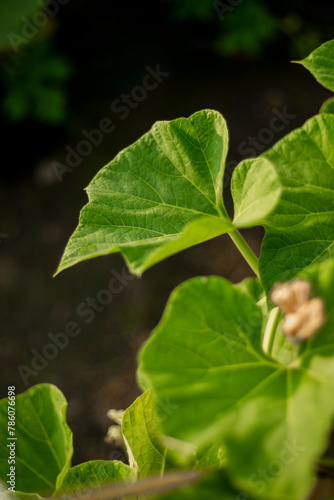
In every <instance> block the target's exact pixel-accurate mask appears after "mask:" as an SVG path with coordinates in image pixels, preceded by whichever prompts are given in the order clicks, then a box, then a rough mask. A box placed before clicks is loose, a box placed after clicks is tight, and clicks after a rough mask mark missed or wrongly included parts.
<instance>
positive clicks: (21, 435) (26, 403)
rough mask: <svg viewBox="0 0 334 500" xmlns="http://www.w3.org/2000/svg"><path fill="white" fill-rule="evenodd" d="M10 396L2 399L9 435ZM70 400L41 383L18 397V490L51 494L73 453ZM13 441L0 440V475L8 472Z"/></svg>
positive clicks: (2, 420)
mask: <svg viewBox="0 0 334 500" xmlns="http://www.w3.org/2000/svg"><path fill="white" fill-rule="evenodd" d="M8 407H9V404H8V400H7V398H6V399H2V400H1V401H0V429H1V435H2V436H8V432H7V425H8ZM66 407H67V403H66V400H65V398H64V396H63V394H62V393H61V392H60V391H59V389H57V388H56V387H55V386H53V385H49V384H40V385H36V386H34V387H32V388H31V389H28V390H27V391H26V392H24V393H23V394H19V395H18V396H17V397H16V404H15V412H16V424H15V428H16V430H15V437H16V440H15V454H16V458H15V460H16V463H15V473H16V490H17V492H19V493H20V492H23V493H35V494H37V493H39V494H41V495H49V494H51V493H52V492H53V491H54V489H55V487H56V483H57V479H58V478H61V477H62V476H63V475H64V474H65V472H66V470H67V468H68V467H69V466H70V461H71V457H72V452H73V448H72V433H71V430H70V429H69V427H68V426H67V424H66ZM9 442H10V441H8V440H7V441H6V440H5V439H2V440H1V442H0V479H1V480H2V481H3V482H4V483H6V481H7V479H8V476H7V474H8V473H9V464H8V456H9V448H8V447H7V444H8V443H9Z"/></svg>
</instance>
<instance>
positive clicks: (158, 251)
mask: <svg viewBox="0 0 334 500" xmlns="http://www.w3.org/2000/svg"><path fill="white" fill-rule="evenodd" d="M227 147H228V133H227V128H226V123H225V120H224V118H223V117H222V116H221V115H220V114H219V113H218V112H216V111H212V110H204V111H199V112H198V113H195V114H194V115H192V116H191V117H190V118H179V119H177V120H172V121H171V122H157V123H156V124H155V125H154V126H153V127H152V129H151V130H150V131H149V132H148V133H147V134H145V135H144V136H143V137H142V138H141V139H139V140H138V141H137V142H135V143H134V144H133V145H131V146H129V147H128V148H126V149H125V150H124V151H122V152H121V153H119V154H118V155H117V156H116V158H115V159H114V160H113V161H112V162H111V163H109V164H108V165H107V166H106V167H104V168H103V169H102V170H101V171H100V172H99V173H98V174H97V175H96V177H95V178H94V179H93V180H92V182H91V183H90V185H89V186H88V188H87V193H88V196H89V203H88V204H87V205H86V206H85V207H84V208H83V210H82V212H81V216H80V221H79V226H78V227H77V229H76V230H75V232H74V234H73V235H72V237H71V239H70V241H69V243H68V245H67V247H66V249H65V253H64V255H63V258H62V260H61V263H60V265H59V268H58V271H57V272H60V271H62V270H63V269H65V268H67V267H70V266H72V265H74V264H76V263H78V262H80V261H83V260H86V259H90V258H93V257H97V256H99V255H106V254H109V253H113V252H121V253H122V254H123V256H124V258H125V260H126V261H127V264H128V266H129V268H130V270H131V271H132V272H133V273H134V274H137V275H141V274H142V272H143V271H145V270H146V269H148V268H149V267H151V266H153V265H154V264H156V263H158V262H160V261H161V260H163V259H165V258H167V257H169V256H170V255H173V254H175V253H176V252H179V251H181V250H184V249H186V248H188V247H190V246H192V245H196V244H198V243H201V242H203V241H206V240H208V239H210V238H214V237H216V236H218V235H220V234H223V233H226V232H229V231H232V230H234V228H235V227H243V226H249V225H252V224H258V223H259V222H260V221H261V220H262V219H263V218H264V217H266V216H267V215H268V213H269V212H270V210H272V208H273V207H274V206H275V205H276V203H277V201H278V198H279V196H280V186H279V182H278V180H277V175H276V173H275V170H274V169H273V167H272V166H271V165H270V164H269V162H268V160H265V159H260V160H249V161H246V162H244V163H243V164H242V165H241V166H240V168H238V169H237V171H236V173H235V174H234V176H233V196H234V197H235V200H236V216H235V223H234V225H233V224H232V223H231V221H230V220H229V218H228V216H227V213H226V210H225V207H224V203H223V198H222V183H223V175H224V168H225V159H226V154H227ZM260 174H261V175H262V176H265V177H266V180H265V181H264V182H261V181H260Z"/></svg>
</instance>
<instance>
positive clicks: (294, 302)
mask: <svg viewBox="0 0 334 500" xmlns="http://www.w3.org/2000/svg"><path fill="white" fill-rule="evenodd" d="M310 296H311V284H310V283H309V282H308V281H303V280H294V281H287V282H286V283H281V282H279V281H278V282H277V283H275V285H274V286H273V288H272V290H271V293H270V300H271V301H272V302H273V303H274V304H275V305H277V306H278V307H279V308H280V309H281V310H282V311H283V312H285V313H291V312H296V311H297V310H298V309H299V308H300V306H301V305H302V304H304V302H306V301H307V300H308V299H309V298H310Z"/></svg>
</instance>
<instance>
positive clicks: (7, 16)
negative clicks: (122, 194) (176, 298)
mask: <svg viewBox="0 0 334 500" xmlns="http://www.w3.org/2000/svg"><path fill="white" fill-rule="evenodd" d="M0 7H1V16H0V17H1V21H0V49H1V51H0V89H1V98H0V106H1V111H0V124H1V149H2V161H1V163H2V168H1V181H0V203H1V205H2V210H1V219H0V254H1V256H0V294H1V300H0V311H1V346H0V362H1V377H0V389H1V397H4V396H5V394H6V389H7V385H15V386H16V387H17V392H22V391H24V390H25V389H26V388H27V387H29V386H31V385H34V384H37V383H41V382H50V383H53V384H56V385H57V386H58V387H59V388H60V389H61V390H62V391H63V392H64V394H65V396H66V398H67V400H68V402H69V408H68V421H69V424H70V426H71V428H72V430H73V432H74V447H75V453H74V464H76V463H79V462H82V461H85V460H90V459H108V458H118V456H119V455H118V453H119V451H118V450H117V449H116V448H115V447H113V446H112V445H110V444H108V443H106V442H105V441H104V437H105V435H106V432H107V428H108V425H109V424H110V422H109V420H108V418H107V416H106V412H107V410H108V409H109V408H125V407H127V406H129V405H130V404H131V403H132V401H133V400H134V399H135V397H136V396H137V395H139V390H138V388H137V385H136V379H135V369H136V355H137V352H138V349H139V347H140V345H141V344H142V342H143V341H144V340H145V339H146V338H147V336H148V335H149V333H150V331H151V330H152V329H153V328H154V326H155V325H156V324H157V322H158V321H159V319H160V317H161V314H162V311H163V308H164V305H165V303H166V300H167V298H168V296H169V294H170V293H171V291H172V290H173V288H174V287H175V286H177V285H178V284H179V283H180V282H182V281H184V280H186V279H188V278H191V277H193V276H196V275H202V274H204V275H206V274H215V275H220V276H224V277H226V278H229V279H230V280H232V281H233V282H238V281H240V280H241V279H243V278H244V277H246V276H251V275H252V272H251V270H250V269H249V268H248V266H247V264H245V263H244V261H243V259H242V258H241V256H240V255H239V254H238V252H237V251H236V250H235V249H234V247H233V244H232V243H231V241H230V240H229V238H228V236H222V237H220V238H216V239H215V240H212V241H209V242H207V243H204V244H202V245H198V246H197V247H194V248H192V249H189V250H187V251H184V252H182V253H180V254H178V255H176V256H174V257H171V258H169V259H167V260H166V261H164V262H162V263H160V264H158V265H156V266H154V267H153V268H152V269H150V270H149V271H147V272H146V273H145V274H144V276H143V277H142V278H141V279H133V280H125V281H126V284H124V286H123V288H122V291H121V292H120V293H118V294H117V295H114V296H113V300H112V302H111V303H110V304H109V305H107V306H105V307H102V308H101V307H100V309H102V310H100V311H98V312H96V315H95V318H94V320H93V321H92V322H91V323H86V322H85V318H84V317H82V316H80V315H78V313H77V307H78V306H79V305H80V304H81V303H82V302H86V301H87V299H88V298H89V297H90V298H92V299H94V298H95V297H96V296H97V294H98V292H99V291H100V290H101V289H103V288H105V287H106V285H107V283H108V281H109V279H110V276H111V272H112V271H113V272H115V271H116V272H118V273H120V274H122V273H124V268H125V264H124V262H123V260H122V258H120V257H119V256H118V255H112V256H109V257H106V258H98V259H95V260H91V261H88V262H85V263H82V264H80V265H77V266H76V267H74V268H72V269H69V270H67V271H65V272H63V273H62V274H60V275H59V276H57V277H56V278H52V275H53V273H54V271H55V269H56V267H57V264H58V262H59V260H60V257H61V255H62V252H63V250H64V248H65V245H66V243H67V241H68V238H69V236H70V235H71V233H72V232H73V230H74V228H75V227H76V224H77V221H78V216H79V211H80V209H81V208H82V206H83V205H84V204H85V203H86V202H87V197H86V194H85V192H84V191H83V190H84V188H85V187H86V186H87V184H88V183H89V181H90V180H91V178H92V177H93V176H94V174H95V173H96V172H97V171H98V170H99V169H100V168H101V167H102V166H103V165H105V164H106V163H107V162H108V161H110V160H111V159H112V158H113V157H114V156H115V155H116V154H117V153H118V152H119V151H120V150H121V149H123V148H124V147H126V146H128V145H129V144H131V143H132V142H134V141H135V140H136V139H138V138H139V137H140V136H141V135H142V134H143V133H145V132H146V131H147V130H148V129H149V128H150V127H151V126H152V125H153V123H154V122H155V121H157V120H170V119H173V118H177V117H180V116H189V115H190V114H192V113H193V112H195V111H198V110H200V109H203V108H213V109H216V110H218V111H220V112H221V113H222V114H223V115H224V117H225V118H226V120H227V122H228V126H229V131H230V152H229V157H228V162H227V174H226V176H225V181H224V186H225V191H226V194H225V197H226V200H227V205H228V209H229V211H231V203H230V197H229V180H230V176H231V173H232V170H233V168H234V167H235V165H236V164H237V163H238V162H239V161H240V160H242V159H244V158H246V157H247V156H252V155H254V154H259V153H261V152H262V151H264V150H265V149H267V148H268V147H270V146H272V145H273V144H274V143H275V142H276V141H277V140H278V139H279V138H280V137H282V136H283V135H285V134H286V133H288V132H289V131H290V130H292V129H294V128H296V127H298V126H300V125H301V124H302V123H304V121H305V120H306V119H307V118H309V117H310V116H312V115H314V114H315V113H317V112H318V110H319V107H320V105H321V103H322V102H323V100H324V99H325V98H327V97H328V96H329V93H328V92H327V91H326V90H325V89H323V88H322V87H321V86H320V85H318V84H317V83H316V82H315V80H314V79H313V77H312V76H311V75H310V74H309V73H308V72H307V71H306V70H305V69H303V68H302V67H301V66H300V65H297V64H291V62H290V61H291V60H298V59H301V58H303V57H305V56H307V55H308V54H309V52H310V51H312V50H313V49H315V48H316V47H317V46H319V45H320V44H321V43H323V42H325V41H327V40H330V39H332V38H334V28H333V14H334V6H333V2H332V1H331V0H327V1H326V0H324V1H322V2H321V3H319V2H318V3H316V2H307V1H306V0H305V1H298V0H289V1H288V0H282V1H280V2H269V1H265V0H227V1H223V0H221V1H212V0H198V1H197V2H194V1H192V0H155V1H154V2H153V1H147V2H142V3H138V2H132V1H128V2H111V1H110V0H109V1H108V0H95V1H94V2H92V1H88V0H59V1H57V0H52V1H51V2H49V3H43V2H42V1H41V0H40V1H39V2H37V1H35V0H17V1H16V2H11V1H9V0H1V2H0ZM158 65H159V67H160V71H161V72H164V73H168V76H167V75H166V76H164V77H162V78H161V80H162V81H161V82H160V83H159V84H158V85H157V87H156V88H155V89H152V90H148V91H147V92H146V93H147V95H146V96H145V97H144V98H143V93H140V91H138V89H137V90H135V88H136V87H138V86H141V85H142V82H143V79H144V77H145V75H147V73H148V71H149V70H148V69H147V67H150V68H151V70H156V68H157V66H158ZM127 94H129V96H130V97H129V99H130V101H129V102H130V104H128V105H127V111H126V112H125V111H124V113H120V112H119V111H117V109H118V108H117V106H118V105H119V104H117V101H116V100H117V99H127V98H126V97H124V95H127ZM138 96H139V97H140V98H138ZM111 106H112V107H113V109H111ZM125 115H127V116H126V117H125ZM274 116H276V117H278V120H279V123H280V125H282V126H280V127H275V130H273V127H272V123H273V121H272V120H273V117H274ZM105 118H109V119H110V120H112V122H113V124H114V130H113V131H112V132H111V133H109V134H105V135H104V137H103V141H102V142H101V143H100V144H99V145H98V146H92V148H91V152H90V153H89V154H87V155H86V156H83V155H81V156H80V158H79V160H78V157H76V158H77V161H76V163H77V166H76V167H75V168H74V167H71V165H69V163H68V158H67V155H68V151H69V150H70V151H72V157H71V158H72V160H73V155H74V153H73V151H75V152H77V154H78V148H80V146H79V145H80V141H82V140H83V139H85V135H84V133H83V130H86V131H88V132H90V131H91V130H92V129H96V128H98V127H99V124H100V122H101V120H102V119H105ZM275 123H276V124H277V123H278V122H277V120H276V121H275ZM277 128H279V131H277ZM66 158H67V159H66ZM73 161H74V160H73ZM243 234H244V236H245V238H246V239H247V241H248V242H249V244H250V245H251V246H252V248H253V249H254V251H255V252H256V253H257V254H258V253H259V251H260V245H261V238H262V236H263V233H262V230H261V229H260V228H255V229H253V230H249V231H245V232H243ZM69 321H74V322H76V323H77V324H78V326H79V328H80V329H81V332H80V334H79V335H78V336H76V337H75V338H72V339H71V340H70V342H69V344H68V345H67V347H66V348H64V349H63V350H59V353H58V355H57V356H56V357H55V358H54V359H50V360H49V361H48V364H47V366H46V367H45V368H43V369H42V370H40V371H39V372H38V373H37V372H36V371H35V373H34V374H32V373H29V375H27V376H26V382H27V384H25V383H24V380H23V378H22V376H20V373H19V371H18V366H19V365H21V366H25V367H27V368H28V369H31V367H32V365H31V363H32V359H33V357H34V355H35V353H36V352H38V353H41V352H42V350H43V347H45V345H46V344H48V343H49V342H50V340H49V337H48V334H49V333H50V332H51V333H53V334H56V333H58V332H63V331H64V328H65V326H66V325H67V324H68V322H69ZM32 350H35V351H33V352H32Z"/></svg>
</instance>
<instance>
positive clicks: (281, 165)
mask: <svg viewBox="0 0 334 500" xmlns="http://www.w3.org/2000/svg"><path fill="white" fill-rule="evenodd" d="M333 136H334V115H331V114H322V115H317V116H314V117H313V118H311V119H310V120H308V121H307V122H306V123H305V124H304V125H303V126H302V127H301V128H299V129H296V130H294V131H293V132H291V133H290V134H288V135H287V136H286V137H284V138H283V139H282V140H281V141H279V142H278V143H277V144H276V145H275V146H274V147H273V148H272V149H270V150H269V151H268V152H266V153H265V157H266V158H268V159H269V160H270V162H271V163H272V164H273V165H274V166H275V169H276V172H277V174H278V176H279V178H280V181H281V184H282V186H283V191H282V197H281V199H280V201H279V203H278V205H277V207H276V208H275V209H274V210H273V211H272V212H271V214H270V215H269V216H268V217H267V220H266V235H265V238H264V241H263V244H262V249H261V255H260V275H261V280H262V284H263V286H264V288H265V289H266V291H267V292H268V291H269V290H270V288H271V287H272V285H273V284H274V282H275V281H287V280H289V279H292V278H294V277H295V276H296V275H297V274H298V273H299V272H300V271H301V270H302V269H304V268H307V267H308V266H310V265H311V264H312V263H313V262H317V261H318V262H319V261H321V260H324V259H326V258H328V257H331V256H334V244H333V242H334V168H333V165H334V150H333V148H332V146H331V144H332V138H333Z"/></svg>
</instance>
